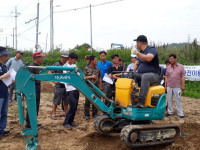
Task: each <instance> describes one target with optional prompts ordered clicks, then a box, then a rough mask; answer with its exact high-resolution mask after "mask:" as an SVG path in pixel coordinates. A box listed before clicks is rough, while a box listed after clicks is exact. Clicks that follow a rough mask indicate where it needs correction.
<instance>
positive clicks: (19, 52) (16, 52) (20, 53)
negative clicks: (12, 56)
mask: <svg viewBox="0 0 200 150" xmlns="http://www.w3.org/2000/svg"><path fill="white" fill-rule="evenodd" d="M16 53H20V54H22V55H23V54H24V53H23V52H22V51H16Z"/></svg>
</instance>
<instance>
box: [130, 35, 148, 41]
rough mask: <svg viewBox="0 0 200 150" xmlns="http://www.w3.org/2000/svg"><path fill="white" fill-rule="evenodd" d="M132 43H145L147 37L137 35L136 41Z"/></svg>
mask: <svg viewBox="0 0 200 150" xmlns="http://www.w3.org/2000/svg"><path fill="white" fill-rule="evenodd" d="M133 41H139V42H146V43H147V37H146V36H145V35H139V36H138V37H137V39H135V40H133Z"/></svg>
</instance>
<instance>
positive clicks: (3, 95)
mask: <svg viewBox="0 0 200 150" xmlns="http://www.w3.org/2000/svg"><path fill="white" fill-rule="evenodd" d="M8 54H11V53H10V52H9V51H8V50H7V49H6V48H5V47H2V46H0V136H2V135H6V134H8V133H10V131H5V130H4V129H5V128H6V124H7V113H8V87H7V86H6V85H5V84H4V82H3V81H2V79H4V78H8V77H9V76H10V74H9V73H7V68H6V65H4V64H3V63H4V62H5V61H6V59H7V55H8Z"/></svg>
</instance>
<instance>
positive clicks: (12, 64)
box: [6, 51, 23, 103]
mask: <svg viewBox="0 0 200 150" xmlns="http://www.w3.org/2000/svg"><path fill="white" fill-rule="evenodd" d="M22 55H23V52H22V51H17V52H16V56H15V57H12V58H10V59H9V60H8V61H7V63H6V66H7V69H8V70H10V69H11V68H13V69H14V70H15V72H16V73H17V72H18V70H19V68H20V67H21V66H22V65H23V62H22V60H21V57H22ZM14 89H15V82H14V81H13V83H11V85H10V91H9V97H8V101H9V103H12V98H13V91H14ZM14 101H16V94H15V98H14Z"/></svg>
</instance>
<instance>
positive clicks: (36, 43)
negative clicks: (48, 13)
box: [35, 3, 40, 52]
mask: <svg viewBox="0 0 200 150" xmlns="http://www.w3.org/2000/svg"><path fill="white" fill-rule="evenodd" d="M39 5H40V4H39V3H37V19H36V42H35V51H36V52H37V51H38V47H39V45H38V34H39V33H38V29H39Z"/></svg>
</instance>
